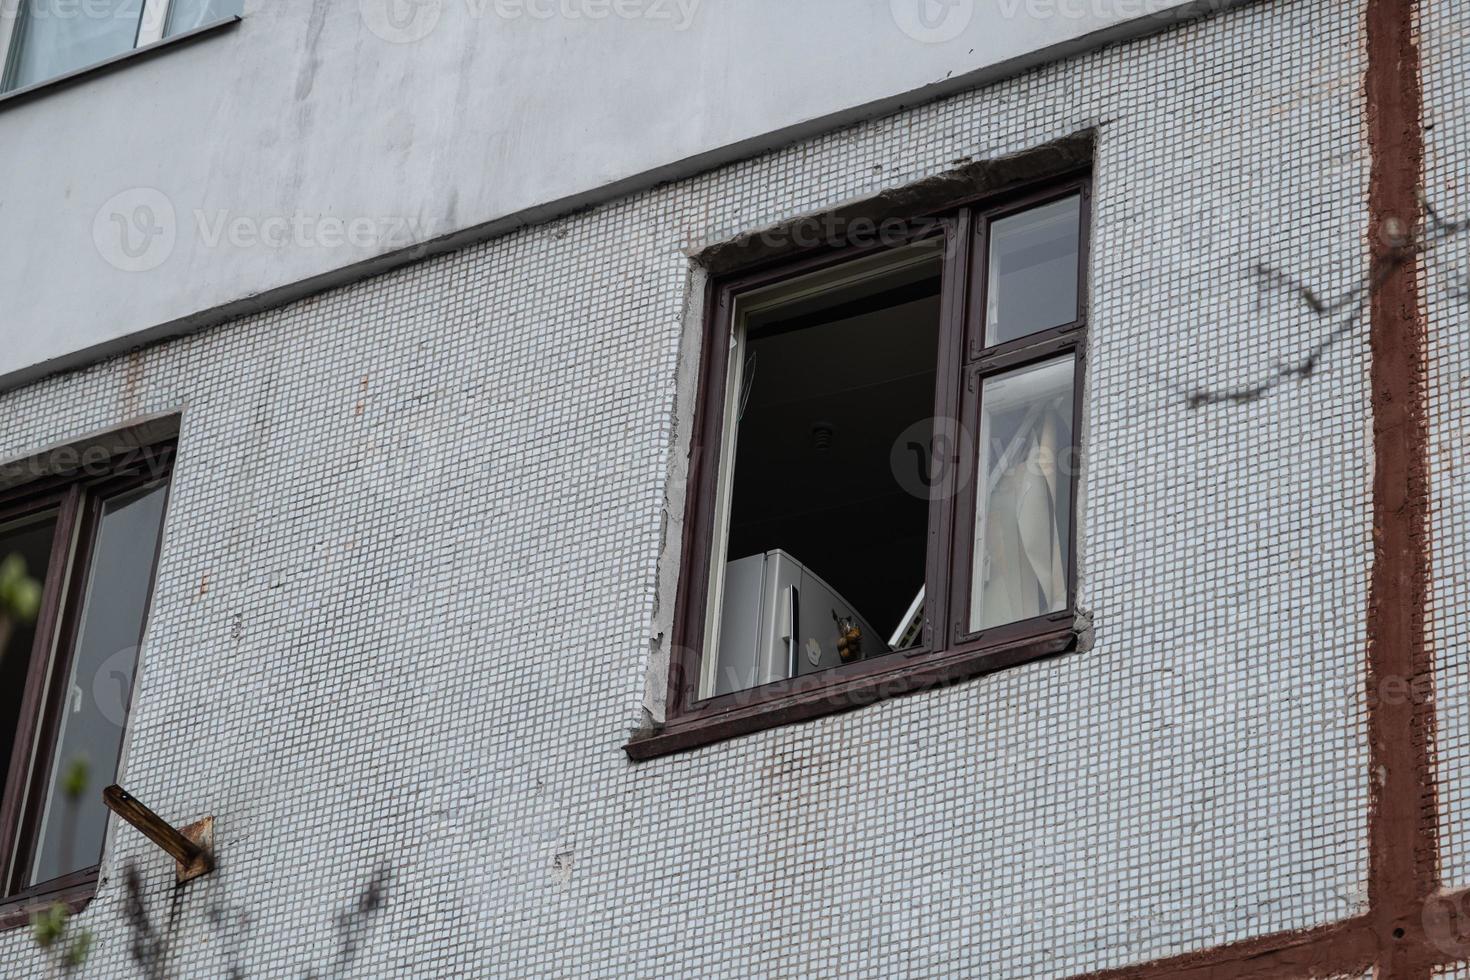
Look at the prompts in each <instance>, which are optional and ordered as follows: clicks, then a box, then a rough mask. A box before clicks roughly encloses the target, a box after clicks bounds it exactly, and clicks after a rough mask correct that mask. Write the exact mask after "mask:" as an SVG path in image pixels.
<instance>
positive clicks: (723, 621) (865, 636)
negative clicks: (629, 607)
mask: <svg viewBox="0 0 1470 980" xmlns="http://www.w3.org/2000/svg"><path fill="white" fill-rule="evenodd" d="M838 619H850V620H852V622H853V625H856V626H857V627H858V629H859V630H860V631H861V640H860V641H859V643H858V648H859V649H858V650H857V651H856V656H852V655H851V652H852V651H851V644H849V651H850V656H849V661H848V662H855V661H856V660H859V659H865V658H867V657H874V656H878V655H880V654H882V653H886V652H888V647H887V645H886V644H884V642H883V638H882V637H881V636H880V635H879V634H878V632H877V631H876V630H874V629H873V628H872V627H871V626H869V625H868V623H867V621H866V620H864V619H863V618H862V617H861V616H859V615H858V614H857V611H856V610H854V609H853V608H852V606H851V605H850V604H849V603H848V602H847V600H846V599H844V598H842V596H841V595H839V594H838V592H837V590H836V589H834V588H832V586H830V585H828V584H827V583H826V582H824V581H822V579H821V578H820V577H819V576H817V575H816V573H814V572H812V571H811V569H809V568H807V567H806V566H804V565H802V563H801V562H799V561H797V560H796V559H795V558H793V557H791V556H790V555H788V554H787V553H786V552H784V551H779V550H777V551H768V552H766V553H765V554H763V555H751V556H750V557H748V558H740V559H737V560H736V561H732V562H730V563H729V564H727V565H726V566H725V596H724V605H723V611H722V613H721V617H720V645H719V649H718V651H717V654H716V656H714V657H712V658H709V661H710V663H711V665H712V666H713V667H714V668H715V671H716V675H715V677H713V678H706V679H705V681H706V683H705V684H702V685H701V686H702V687H703V688H704V690H705V691H706V692H709V693H711V694H714V695H719V694H730V693H733V692H735V691H744V690H747V689H749V688H752V687H759V686H760V685H762V684H769V683H771V682H772V681H780V680H786V679H787V678H791V677H798V676H801V675H803V674H812V673H816V672H817V671H819V670H826V669H828V668H830V667H837V666H839V665H841V664H842V663H843V660H842V656H841V654H840V652H839V651H838V639H839V638H840V635H839V632H838ZM711 682H712V683H711ZM711 688H713V690H711ZM706 696H709V694H706Z"/></svg>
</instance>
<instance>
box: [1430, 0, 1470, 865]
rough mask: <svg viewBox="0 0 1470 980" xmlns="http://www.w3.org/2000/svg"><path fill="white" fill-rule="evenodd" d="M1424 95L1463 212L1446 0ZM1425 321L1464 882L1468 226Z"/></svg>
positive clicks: (1435, 159) (1468, 186) (1468, 98)
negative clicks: (1427, 334)
mask: <svg viewBox="0 0 1470 980" xmlns="http://www.w3.org/2000/svg"><path fill="white" fill-rule="evenodd" d="M1419 44H1420V57H1421V60H1422V63H1423V79H1424V102H1425V128H1426V130H1427V131H1426V133H1425V181H1424V182H1425V192H1426V194H1427V196H1428V198H1429V200H1430V202H1431V203H1432V204H1433V205H1434V206H1435V207H1436V208H1437V209H1438V210H1439V211H1440V212H1441V213H1442V214H1443V215H1444V216H1445V217H1446V218H1450V219H1454V220H1462V219H1465V218H1470V93H1467V91H1466V89H1465V76H1466V72H1467V71H1470V11H1467V10H1466V9H1465V7H1464V5H1463V4H1457V3H1455V2H1454V0H1432V2H1429V3H1426V4H1423V5H1422V7H1421V11H1420V17H1419ZM1422 268H1423V273H1422V275H1421V280H1422V284H1423V292H1424V300H1425V309H1426V313H1427V317H1428V324H1427V325H1428V330H1429V378H1428V384H1429V436H1430V446H1429V449H1430V511H1431V523H1432V528H1433V538H1432V545H1431V555H1430V560H1431V562H1432V567H1433V589H1434V594H1433V597H1432V600H1431V614H1430V617H1429V629H1430V642H1432V643H1433V644H1434V652H1435V662H1436V666H1437V670H1436V673H1435V702H1436V713H1437V716H1438V717H1437V722H1438V750H1439V800H1440V807H1441V810H1440V813H1441V828H1440V859H1441V863H1442V866H1443V878H1444V881H1445V883H1446V884H1447V885H1450V886H1453V887H1460V888H1463V887H1466V886H1467V885H1470V667H1467V664H1466V658H1465V653H1466V649H1467V646H1470V602H1467V599H1470V593H1467V591H1466V590H1467V583H1470V479H1467V475H1466V474H1467V465H1470V462H1467V458H1466V453H1465V449H1466V445H1467V444H1470V402H1467V392H1470V235H1459V236H1457V237H1455V238H1453V239H1451V240H1449V241H1447V242H1445V243H1444V244H1442V245H1440V246H1439V247H1437V248H1436V249H1435V250H1434V251H1433V252H1432V253H1430V254H1429V255H1428V256H1427V257H1426V260H1425V262H1424V263H1423V266H1422Z"/></svg>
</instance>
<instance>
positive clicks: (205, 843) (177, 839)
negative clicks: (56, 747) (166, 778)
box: [102, 785, 214, 885]
mask: <svg viewBox="0 0 1470 980" xmlns="http://www.w3.org/2000/svg"><path fill="white" fill-rule="evenodd" d="M102 802H104V803H106V804H107V808H108V809H109V810H111V811H112V812H113V813H115V814H117V815H118V816H119V817H122V818H123V819H124V820H126V821H127V822H128V823H130V824H132V825H133V826H134V827H136V828H137V830H138V832H139V833H141V834H142V835H143V836H144V837H146V838H148V839H149V840H151V841H152V842H153V843H155V844H157V845H158V846H159V847H161V848H163V850H164V851H166V852H167V853H168V855H169V856H170V857H172V858H173V859H174V864H175V871H176V874H177V879H178V883H179V884H180V885H182V884H183V883H184V882H186V881H193V880H194V879H195V878H199V877H202V876H203V875H207V874H209V873H210V872H211V871H213V870H214V817H205V818H204V819H203V820H196V821H195V822H194V823H191V824H188V825H186V826H184V827H180V828H178V829H177V830H176V829H174V826H173V825H172V824H170V823H169V822H168V821H166V820H164V819H163V818H162V817H160V816H159V815H158V814H156V813H154V812H153V811H152V810H150V809H148V807H146V806H144V805H143V803H142V802H141V801H140V800H138V799H136V798H135V797H134V796H133V795H132V794H131V793H129V792H128V791H127V790H125V789H123V788H122V787H121V786H115V785H114V786H109V787H107V788H106V789H104V790H103V791H102Z"/></svg>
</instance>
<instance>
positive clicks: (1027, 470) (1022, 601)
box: [970, 354, 1076, 632]
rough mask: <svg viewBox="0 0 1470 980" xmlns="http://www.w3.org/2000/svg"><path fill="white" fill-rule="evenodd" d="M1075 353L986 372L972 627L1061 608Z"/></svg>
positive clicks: (1068, 544) (1068, 530) (1068, 535)
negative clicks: (1003, 371) (1002, 371)
mask: <svg viewBox="0 0 1470 980" xmlns="http://www.w3.org/2000/svg"><path fill="white" fill-rule="evenodd" d="M1075 365H1076V361H1075V360H1074V359H1073V357H1072V355H1070V354H1068V355H1067V356H1065V357H1062V358H1058V359H1057V360H1053V361H1046V362H1044V363H1041V364H1035V365H1032V366H1030V367H1024V368H1019V369H1017V370H1015V371H1011V372H1009V373H1006V374H999V375H995V376H994V377H990V378H987V379H985V383H984V386H983V387H982V389H981V401H980V447H981V449H980V454H979V469H978V472H977V474H976V512H975V551H974V556H975V557H974V567H973V570H972V575H971V579H970V630H971V632H974V631H976V630H982V629H989V628H990V627H993V626H1004V625H1005V624H1007V623H1015V622H1019V621H1021V620H1024V619H1031V618H1033V617H1035V616H1041V615H1045V614H1046V613H1052V612H1061V611H1062V610H1063V609H1066V608H1067V605H1068V595H1067V568H1068V562H1069V560H1070V558H1071V550H1072V480H1071V473H1072V467H1073V466H1075V465H1076V454H1075V453H1074V452H1073V442H1072V378H1073V373H1074V371H1075V370H1076V367H1075Z"/></svg>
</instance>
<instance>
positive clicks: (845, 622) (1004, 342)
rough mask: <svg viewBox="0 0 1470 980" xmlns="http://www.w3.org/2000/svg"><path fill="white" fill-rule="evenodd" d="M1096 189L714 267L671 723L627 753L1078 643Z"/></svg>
mask: <svg viewBox="0 0 1470 980" xmlns="http://www.w3.org/2000/svg"><path fill="white" fill-rule="evenodd" d="M1087 199H1088V184H1087V181H1086V180H1085V179H1081V178H1077V179H1072V180H1068V181H1066V182H1063V183H1059V184H1057V185H1055V186H1052V187H1048V188H1047V189H1045V190H1043V191H1040V192H1032V193H1027V194H1025V195H1023V196H1012V197H1011V198H1009V199H1006V200H1002V201H996V202H994V203H987V204H986V205H983V206H976V207H972V208H964V209H961V210H959V211H957V212H954V213H950V214H947V215H942V216H940V219H939V220H937V221H933V222H922V223H919V222H916V223H914V225H913V228H914V229H915V230H914V232H913V233H912V234H909V235H907V236H905V237H904V238H903V239H902V240H901V241H897V242H893V241H890V242H888V243H886V244H885V245H884V246H881V247H878V246H874V247H863V248H855V247H849V248H834V249H830V250H827V251H825V252H822V253H819V254H809V255H805V256H803V257H801V258H799V259H796V260H794V261H792V262H790V263H788V264H786V265H784V266H781V267H778V268H769V269H765V270H761V271H759V272H757V273H753V274H749V275H744V276H739V277H735V278H731V279H728V280H724V281H720V282H717V283H716V284H715V285H714V286H713V287H712V290H711V298H712V300H713V302H712V303H711V313H710V316H709V320H708V323H707V328H706V346H705V354H704V358H703V367H702V373H701V384H702V386H703V390H702V397H701V399H700V406H699V415H698V418H697V420H696V426H695V438H694V445H693V446H692V447H691V488H690V490H691V492H690V499H689V511H688V514H687V515H686V539H685V543H684V564H683V575H682V578H681V583H680V591H679V605H678V610H677V613H676V622H675V632H676V643H677V649H679V650H681V651H682V654H681V655H680V656H677V657H675V659H674V662H673V663H671V669H670V692H669V703H668V719H667V722H666V723H665V725H664V726H662V727H661V728H660V729H659V730H657V731H654V732H650V733H645V734H643V735H640V736H639V737H638V738H635V739H634V741H633V742H632V743H630V744H629V746H628V751H629V754H630V755H633V756H634V757H635V758H637V757H644V756H648V755H656V754H660V753H661V752H666V751H672V750H674V749H677V748H681V747H684V746H687V745H694V744H702V743H703V742H707V741H711V740H715V739H718V738H724V737H729V736H730V735H735V734H740V733H742V732H745V731H752V730H756V729H759V728H764V727H769V726H770V725H773V724H783V723H787V722H791V721H797V720H801V719H804V718H809V717H814V716H816V715H820V714H824V713H829V712H831V711H836V710H841V709H843V708H848V707H854V706H856V705H859V704H863V703H867V702H868V701H871V700H873V699H874V698H875V697H880V696H887V695H889V694H896V693H902V692H904V691H907V690H913V689H915V688H918V687H923V686H928V685H932V684H935V683H939V682H943V681H946V680H953V679H958V678H961V677H965V676H969V675H973V674H976V673H981V672H984V671H986V670H993V669H997V668H999V667H1004V666H1007V665H1010V664H1015V663H1019V662H1022V661H1024V660H1029V659H1034V658H1036V657H1040V656H1047V655H1051V654H1055V653H1059V652H1063V651H1065V650H1066V649H1068V648H1070V647H1071V646H1072V645H1073V644H1074V643H1075V641H1076V633H1075V613H1074V607H1073V601H1074V593H1075V584H1076V583H1075V578H1076V576H1075V552H1076V547H1075V526H1076V514H1075V510H1076V506H1075V501H1076V498H1077V471H1078V453H1077V449H1078V447H1077V433H1078V431H1079V428H1080V425H1079V421H1080V410H1081V404H1080V399H1079V397H1078V391H1079V386H1080V378H1081V373H1082V372H1081V358H1082V354H1083V341H1084V338H1085V334H1086V310H1085V303H1084V296H1085V289H1084V283H1085V278H1084V276H1085V269H1086V253H1087V249H1086V224H1087V219H1086V216H1087Z"/></svg>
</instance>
